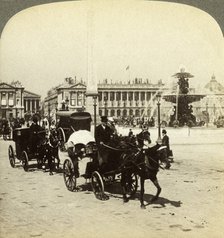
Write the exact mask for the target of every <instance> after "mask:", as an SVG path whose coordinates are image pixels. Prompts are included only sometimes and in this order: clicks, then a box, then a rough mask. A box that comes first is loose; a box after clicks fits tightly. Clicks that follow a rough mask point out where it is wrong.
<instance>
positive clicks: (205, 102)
mask: <svg viewBox="0 0 224 238" xmlns="http://www.w3.org/2000/svg"><path fill="white" fill-rule="evenodd" d="M202 92H203V93H204V94H206V97H204V98H203V99H202V100H201V101H200V102H197V103H195V104H194V108H195V114H196V116H197V117H198V118H200V117H201V116H202V117H203V115H201V113H202V112H207V113H208V115H209V118H208V122H210V123H214V122H215V121H216V120H217V118H218V117H219V116H223V115H224V86H223V85H222V84H220V83H219V82H218V81H217V80H216V77H215V75H214V74H213V75H212V77H211V80H210V81H209V82H208V83H207V84H206V85H205V87H204V88H203V89H202Z"/></svg>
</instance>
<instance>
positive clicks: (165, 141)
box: [162, 129, 173, 167]
mask: <svg viewBox="0 0 224 238" xmlns="http://www.w3.org/2000/svg"><path fill="white" fill-rule="evenodd" d="M162 136H163V138H162V144H163V145H165V146H166V152H167V167H170V161H169V160H171V162H173V153H172V151H171V150H170V142H169V136H168V135H167V131H166V130H165V129H163V130H162Z"/></svg>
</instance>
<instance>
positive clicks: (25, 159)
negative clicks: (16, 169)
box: [21, 150, 29, 172]
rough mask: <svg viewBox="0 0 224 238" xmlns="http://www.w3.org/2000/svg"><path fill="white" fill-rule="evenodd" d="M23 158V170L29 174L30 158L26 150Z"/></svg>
mask: <svg viewBox="0 0 224 238" xmlns="http://www.w3.org/2000/svg"><path fill="white" fill-rule="evenodd" d="M21 157H22V165H23V169H24V171H26V172H28V171H29V158H28V155H27V153H26V151H25V150H24V151H23V152H22V156H21Z"/></svg>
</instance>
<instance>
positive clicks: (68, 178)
mask: <svg viewBox="0 0 224 238" xmlns="http://www.w3.org/2000/svg"><path fill="white" fill-rule="evenodd" d="M63 175H64V181H65V186H66V187H67V189H68V190H69V191H74V190H75V189H76V177H75V170H74V165H73V163H72V161H71V160H70V159H66V160H65V162H64V164H63Z"/></svg>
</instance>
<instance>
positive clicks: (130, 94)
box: [128, 92, 133, 101]
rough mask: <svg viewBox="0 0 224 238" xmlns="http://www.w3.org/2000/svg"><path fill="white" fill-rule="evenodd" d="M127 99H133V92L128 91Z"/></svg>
mask: <svg viewBox="0 0 224 238" xmlns="http://www.w3.org/2000/svg"><path fill="white" fill-rule="evenodd" d="M128 100H129V101H132V100H133V92H129V93H128Z"/></svg>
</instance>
